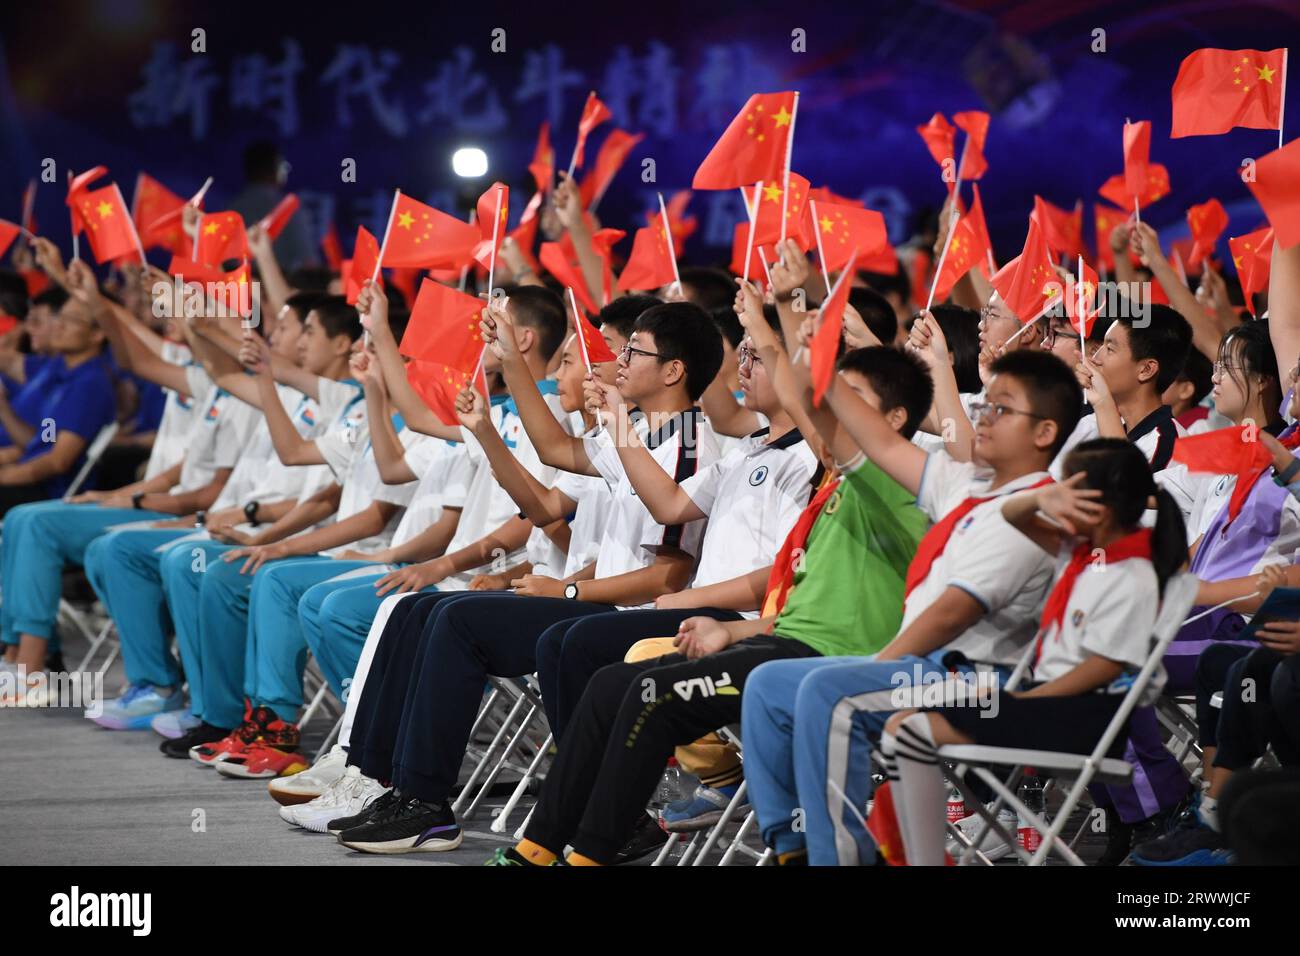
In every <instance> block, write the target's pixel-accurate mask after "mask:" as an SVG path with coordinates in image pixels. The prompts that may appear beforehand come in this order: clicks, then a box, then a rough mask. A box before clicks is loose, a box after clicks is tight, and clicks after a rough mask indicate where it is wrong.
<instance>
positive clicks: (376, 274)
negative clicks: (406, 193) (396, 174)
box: [353, 189, 402, 282]
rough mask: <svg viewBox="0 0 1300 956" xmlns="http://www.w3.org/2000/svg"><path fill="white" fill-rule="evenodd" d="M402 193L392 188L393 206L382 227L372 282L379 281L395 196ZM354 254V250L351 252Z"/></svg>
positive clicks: (394, 210)
mask: <svg viewBox="0 0 1300 956" xmlns="http://www.w3.org/2000/svg"><path fill="white" fill-rule="evenodd" d="M401 195H402V191H401V190H400V189H394V190H393V206H392V208H391V209H389V210H388V225H386V226H385V227H384V241H383V242H382V243H380V245H379V258H378V259H376V260H375V271H374V274H373V275H371V276H370V280H371V281H372V282H378V281H379V270H380V268H381V267H382V266H383V264H384V253H385V252H387V251H388V234H389V233H390V232H392V231H393V217H394V216H396V215H397V198H398V197H399V196H401ZM353 254H354V255H355V252H354V253H353Z"/></svg>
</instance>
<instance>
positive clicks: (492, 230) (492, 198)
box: [474, 183, 510, 267]
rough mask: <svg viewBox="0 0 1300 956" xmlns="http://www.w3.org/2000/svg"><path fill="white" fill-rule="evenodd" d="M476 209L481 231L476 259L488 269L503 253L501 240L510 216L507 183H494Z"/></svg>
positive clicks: (479, 199)
mask: <svg viewBox="0 0 1300 956" xmlns="http://www.w3.org/2000/svg"><path fill="white" fill-rule="evenodd" d="M474 209H475V211H476V212H477V214H478V230H479V242H478V244H477V245H476V246H475V247H474V258H475V259H476V260H477V261H478V262H479V263H480V264H482V265H483V266H484V267H486V266H487V264H488V263H489V262H491V261H492V260H494V259H495V258H496V255H497V253H498V252H500V251H501V240H503V239H505V237H506V219H507V218H509V216H510V187H509V186H507V185H506V184H505V183H493V184H492V185H491V186H489V187H488V188H487V191H486V192H484V193H483V195H481V196H479V197H478V204H477V205H476V206H475V207H474Z"/></svg>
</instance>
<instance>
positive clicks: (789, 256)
mask: <svg viewBox="0 0 1300 956" xmlns="http://www.w3.org/2000/svg"><path fill="white" fill-rule="evenodd" d="M776 251H777V254H778V255H779V257H780V258H779V259H778V260H777V261H776V262H775V263H773V265H772V266H771V268H770V270H769V271H770V272H771V273H772V292H773V294H774V295H775V296H776V297H777V298H778V299H788V298H790V297H791V296H792V295H794V290H795V289H800V288H803V285H804V283H805V282H807V281H808V272H809V266H808V257H807V256H806V255H804V254H803V250H801V249H800V248H799V244H798V243H797V242H795V241H794V240H793V239H787V240H786V241H785V242H779V243H777V246H776Z"/></svg>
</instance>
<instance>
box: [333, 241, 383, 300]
mask: <svg viewBox="0 0 1300 956" xmlns="http://www.w3.org/2000/svg"><path fill="white" fill-rule="evenodd" d="M349 263H350V264H349V266H348V274H347V276H346V277H345V278H344V282H343V287H344V293H345V294H346V296H347V300H348V305H356V302H357V297H358V296H359V295H361V284H362V283H363V282H365V281H366V280H367V279H370V278H374V277H375V276H376V271H377V270H376V266H378V265H379V241H378V240H377V239H375V237H374V236H372V235H371V234H370V230H368V229H367V228H366V227H365V226H357V241H356V244H355V245H354V246H353V247H352V258H351V259H350V260H349ZM378 280H379V284H380V286H381V287H382V286H383V284H384V279H383V276H378Z"/></svg>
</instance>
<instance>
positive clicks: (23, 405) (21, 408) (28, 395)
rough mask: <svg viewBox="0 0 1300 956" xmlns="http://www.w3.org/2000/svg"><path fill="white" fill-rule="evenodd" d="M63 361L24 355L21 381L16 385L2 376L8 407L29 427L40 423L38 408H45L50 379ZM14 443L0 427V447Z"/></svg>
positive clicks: (49, 357)
mask: <svg viewBox="0 0 1300 956" xmlns="http://www.w3.org/2000/svg"><path fill="white" fill-rule="evenodd" d="M62 361H63V360H62V359H60V358H58V357H57V356H53V355H24V356H23V379H24V380H23V382H22V383H21V384H19V383H18V382H14V381H13V380H12V379H10V378H9V376H7V375H6V376H4V379H5V387H6V389H7V390H8V393H9V407H10V408H12V409H13V411H14V414H15V415H17V416H18V417H19V418H21V419H22V420H23V421H25V422H26V423H27V424H28V425H35V424H36V423H37V422H38V421H40V419H41V409H42V408H44V406H45V400H46V395H47V393H48V391H49V387H50V380H51V377H52V376H53V374H54V373H55V372H56V371H57V369H58V367H59V366H60V364H61V363H62ZM13 443H14V440H13V438H12V436H10V434H9V432H8V431H7V430H6V429H5V427H4V426H3V425H0V448H4V447H7V446H9V445H12V444H13Z"/></svg>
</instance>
